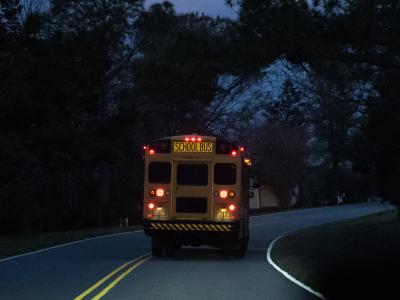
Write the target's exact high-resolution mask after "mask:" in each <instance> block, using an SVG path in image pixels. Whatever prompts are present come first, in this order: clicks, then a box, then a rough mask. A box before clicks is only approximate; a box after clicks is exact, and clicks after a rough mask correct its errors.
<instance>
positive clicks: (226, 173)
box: [214, 163, 236, 185]
mask: <svg viewBox="0 0 400 300" xmlns="http://www.w3.org/2000/svg"><path fill="white" fill-rule="evenodd" d="M214 183H215V184H219V185H234V184H235V183H236V165H235V164H228V163H225V164H224V163H218V164H215V165H214Z"/></svg>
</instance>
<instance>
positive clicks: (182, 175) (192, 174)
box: [176, 164, 208, 186]
mask: <svg viewBox="0 0 400 300" xmlns="http://www.w3.org/2000/svg"><path fill="white" fill-rule="evenodd" d="M176 181H177V184H178V185H197V186H206V185H208V165H206V164H179V165H178V168H177V174H176Z"/></svg>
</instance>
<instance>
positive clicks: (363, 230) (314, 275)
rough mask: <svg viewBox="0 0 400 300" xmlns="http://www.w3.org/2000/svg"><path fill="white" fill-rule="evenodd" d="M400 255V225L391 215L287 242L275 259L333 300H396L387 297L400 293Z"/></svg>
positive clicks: (314, 230) (308, 233)
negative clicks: (398, 290)
mask: <svg viewBox="0 0 400 300" xmlns="http://www.w3.org/2000/svg"><path fill="white" fill-rule="evenodd" d="M399 254H400V220H399V219H398V218H397V214H396V213H395V212H393V211H391V212H385V213H380V214H375V215H371V216H366V217H361V218H357V219H354V220H347V221H340V222H336V223H331V224H327V225H322V226H317V227H313V228H309V229H305V230H302V231H299V232H296V233H294V234H291V235H288V236H285V237H283V238H281V239H280V240H278V241H277V242H276V244H275V246H274V248H273V250H272V259H273V260H274V262H275V263H277V264H278V265H279V266H280V267H281V268H282V269H284V270H286V271H287V272H289V274H291V275H292V276H293V277H295V278H297V279H299V280H300V281H302V282H304V283H306V284H307V285H309V286H311V287H313V288H314V289H316V290H318V291H320V292H322V293H323V294H324V295H326V296H327V297H328V299H352V297H350V295H353V294H352V293H354V295H356V294H357V297H356V298H358V299H379V298H381V299H392V298H390V297H389V298H387V297H386V296H385V297H384V298H382V293H385V295H386V293H388V292H389V291H391V290H392V289H395V288H396V287H395V286H396V285H397V279H396V280H394V279H395V278H399V275H400V255H399ZM364 292H365V294H364ZM345 295H347V296H345ZM360 295H363V298H360ZM377 296H378V298H376V297H377ZM393 299H399V298H398V295H396V297H395V298H393Z"/></svg>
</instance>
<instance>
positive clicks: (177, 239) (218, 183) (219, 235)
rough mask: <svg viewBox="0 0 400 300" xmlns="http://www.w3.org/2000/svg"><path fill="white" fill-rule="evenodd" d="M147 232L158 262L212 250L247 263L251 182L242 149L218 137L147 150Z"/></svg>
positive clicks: (165, 141) (177, 140)
mask: <svg viewBox="0 0 400 300" xmlns="http://www.w3.org/2000/svg"><path fill="white" fill-rule="evenodd" d="M143 148H144V153H145V154H144V162H145V175H144V199H143V220H144V222H143V227H144V232H145V234H146V235H147V236H150V237H151V240H152V253H153V255H154V256H162V255H164V254H165V255H167V256H171V255H174V254H175V251H176V249H178V248H180V247H181V246H182V245H190V246H200V245H210V246H213V247H217V248H219V249H220V253H221V254H222V255H224V256H225V255H229V256H236V257H243V256H244V255H245V253H246V250H247V244H248V240H249V176H248V167H247V165H246V164H245V162H244V157H243V151H244V149H243V148H242V147H239V146H237V145H236V144H234V143H231V142H229V141H225V140H222V139H219V138H216V137H212V136H203V135H197V134H191V135H181V136H171V137H165V138H161V139H158V140H155V141H153V142H151V143H149V144H147V145H145V146H144V147H143Z"/></svg>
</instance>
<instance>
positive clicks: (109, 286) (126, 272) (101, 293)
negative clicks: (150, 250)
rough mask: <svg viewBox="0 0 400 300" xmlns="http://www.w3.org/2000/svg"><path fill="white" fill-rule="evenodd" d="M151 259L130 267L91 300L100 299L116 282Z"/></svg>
mask: <svg viewBox="0 0 400 300" xmlns="http://www.w3.org/2000/svg"><path fill="white" fill-rule="evenodd" d="M150 258H152V256H150V257H147V258H144V259H142V260H141V261H139V262H138V263H136V264H134V265H133V266H132V267H130V268H129V269H128V270H126V271H125V272H124V273H122V274H121V275H119V276H118V277H117V279H115V280H114V281H113V282H111V283H110V284H109V285H107V286H106V287H105V288H104V289H103V290H102V291H101V292H100V293H98V294H97V295H96V296H94V297H93V298H92V300H99V299H100V298H102V297H103V296H104V295H105V294H107V293H108V292H109V291H110V290H111V289H112V288H113V287H114V286H116V285H117V283H118V282H120V281H121V280H122V279H124V277H125V276H126V275H128V274H129V273H130V272H132V271H133V270H135V269H136V268H137V267H139V266H140V265H141V264H142V263H144V262H145V261H146V260H149V259H150Z"/></svg>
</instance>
